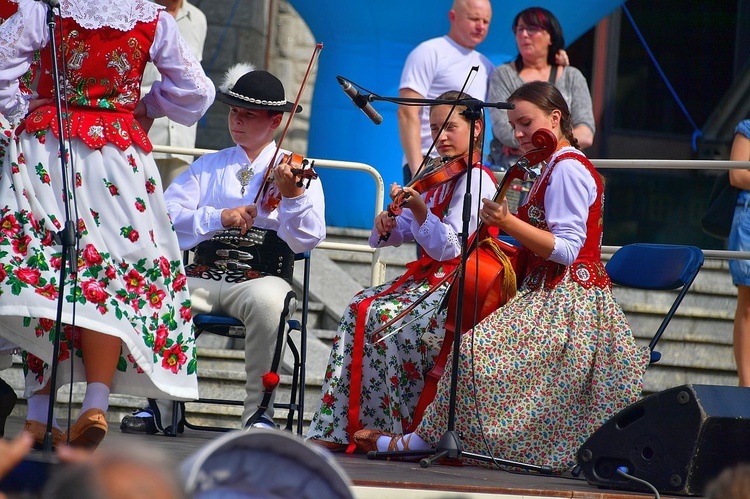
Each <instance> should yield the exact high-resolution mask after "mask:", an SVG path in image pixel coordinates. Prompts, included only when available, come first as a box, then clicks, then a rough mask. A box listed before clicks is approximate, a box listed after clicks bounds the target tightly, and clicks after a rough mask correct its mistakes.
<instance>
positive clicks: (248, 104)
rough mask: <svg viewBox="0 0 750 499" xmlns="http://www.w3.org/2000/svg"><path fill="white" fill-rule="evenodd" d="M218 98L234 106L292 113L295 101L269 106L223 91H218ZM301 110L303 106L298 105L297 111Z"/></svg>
mask: <svg viewBox="0 0 750 499" xmlns="http://www.w3.org/2000/svg"><path fill="white" fill-rule="evenodd" d="M216 100H219V101H221V102H223V103H224V104H229V105H230V106H233V107H242V108H245V109H265V110H266V111H278V112H280V113H291V112H292V109H294V102H289V101H287V103H286V104H284V105H283V106H269V105H264V104H256V103H254V102H248V101H246V100H242V99H238V98H237V97H232V96H231V95H227V94H225V93H224V92H222V91H218V92H216ZM300 111H302V106H300V105H297V110H296V111H295V112H297V113H299V112H300Z"/></svg>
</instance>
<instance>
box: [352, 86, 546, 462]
mask: <svg viewBox="0 0 750 499" xmlns="http://www.w3.org/2000/svg"><path fill="white" fill-rule="evenodd" d="M364 97H365V98H366V99H367V101H370V102H371V101H374V100H384V101H388V102H393V103H398V104H412V105H418V104H422V105H436V104H448V105H453V104H456V105H459V106H465V107H466V109H465V110H464V111H462V112H461V114H462V115H464V116H465V117H466V118H468V119H469V121H470V123H469V157H468V161H467V164H468V165H469V166H468V168H467V170H466V192H465V193H464V203H463V208H462V210H463V211H462V220H461V221H462V227H461V265H460V269H459V277H458V297H457V302H456V303H457V305H456V322H455V324H456V328H458V329H460V328H461V323H462V322H461V321H462V319H463V302H464V290H465V287H466V277H465V274H466V262H467V259H468V253H469V252H468V239H469V222H470V220H471V213H472V201H471V171H472V170H473V169H474V168H473V167H474V159H473V151H474V139H475V137H474V126H475V124H476V122H477V121H478V120H479V119H481V117H482V108H485V107H494V108H497V109H513V108H514V107H515V106H514V105H513V104H510V103H508V102H495V103H487V102H483V101H481V100H478V99H459V100H458V101H456V100H440V99H413V98H405V97H403V98H392V97H380V96H375V95H372V94H370V95H366V96H364ZM460 352H461V331H456V332H455V334H454V335H453V359H452V362H451V366H452V370H451V380H450V381H451V384H450V396H449V404H448V427H447V430H446V432H445V433H444V434H443V436H442V437H441V438H440V441H439V442H438V445H437V448H435V449H432V450H426V451H386V452H380V451H371V452H368V453H367V458H368V459H377V458H385V459H388V458H390V457H398V456H400V457H410V456H423V455H427V456H428V457H426V458H424V459H422V460H421V461H420V462H419V465H420V466H421V467H422V468H427V467H429V466H430V465H431V464H432V463H433V462H435V461H439V460H441V459H443V458H451V459H460V458H461V457H462V456H464V457H468V458H471V459H475V460H477V461H484V462H492V463H495V464H498V465H504V466H514V467H517V468H524V469H528V470H531V471H537V472H540V473H544V474H549V473H552V470H551V469H550V468H549V467H546V466H537V465H533V464H526V463H520V462H516V461H509V460H506V459H500V458H496V457H493V456H485V455H483V454H476V453H472V452H464V451H463V449H462V446H461V436H460V434H459V433H458V432H457V431H456V430H455V427H456V392H457V391H458V364H459V359H458V358H459V354H460Z"/></svg>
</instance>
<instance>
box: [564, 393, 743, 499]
mask: <svg viewBox="0 0 750 499" xmlns="http://www.w3.org/2000/svg"><path fill="white" fill-rule="evenodd" d="M745 461H750V388H742V387H737V386H715V385H682V386H678V387H675V388H670V389H669V390H664V391H663V392H659V393H655V394H653V395H649V396H647V397H644V398H643V399H641V400H640V401H638V402H636V403H634V404H632V405H630V406H628V407H626V408H625V409H623V410H622V411H620V412H619V413H617V414H616V415H615V416H614V417H613V418H611V419H610V420H609V421H607V422H606V423H604V424H603V425H602V426H601V428H599V429H598V430H597V431H595V432H594V433H593V434H592V435H591V436H590V437H589V439H588V440H586V442H585V443H584V444H583V445H582V446H581V448H580V449H578V465H579V466H580V468H581V471H582V472H583V475H584V476H585V478H586V481H587V482H589V483H590V484H592V485H597V486H601V487H606V488H611V489H625V490H635V491H648V490H649V489H648V488H647V487H645V486H644V485H643V484H640V483H638V482H637V481H634V480H630V479H628V478H627V477H624V476H622V475H621V474H620V473H618V472H617V470H618V468H620V469H622V471H624V472H626V473H627V474H629V475H631V476H634V477H636V478H640V479H641V480H645V481H647V482H649V483H650V484H651V485H653V486H654V487H655V488H656V489H657V490H658V491H659V492H661V493H664V494H679V495H702V494H703V492H704V491H705V488H706V485H708V483H709V482H710V481H711V480H712V479H713V478H715V477H716V476H717V475H718V474H719V473H720V472H721V471H722V470H723V469H724V468H726V467H729V466H732V465H735V464H737V463H740V462H745Z"/></svg>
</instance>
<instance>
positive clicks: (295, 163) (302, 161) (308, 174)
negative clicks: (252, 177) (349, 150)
mask: <svg viewBox="0 0 750 499" xmlns="http://www.w3.org/2000/svg"><path fill="white" fill-rule="evenodd" d="M281 163H287V164H289V165H290V166H291V167H292V173H293V174H294V176H295V177H297V187H304V188H305V189H307V188H309V187H310V183H311V182H312V181H313V180H314V179H316V178H318V174H317V172H316V171H315V170H314V169H313V166H314V164H315V161H312V162H310V161H308V160H307V158H304V157H302V155H300V154H296V153H293V152H292V153H289V154H284V155H282V156H281ZM272 175H273V174H272ZM272 180H273V176H271V177H269V179H268V184H267V185H268V186H270V185H271V181H272ZM305 180H307V183H305ZM280 202H281V193H280V192H279V191H278V189H275V188H270V187H269V188H268V189H267V190H266V194H265V195H264V196H263V200H262V202H261V205H262V206H263V208H265V209H267V210H268V211H273V210H275V209H276V208H277V207H278V206H279V203H280Z"/></svg>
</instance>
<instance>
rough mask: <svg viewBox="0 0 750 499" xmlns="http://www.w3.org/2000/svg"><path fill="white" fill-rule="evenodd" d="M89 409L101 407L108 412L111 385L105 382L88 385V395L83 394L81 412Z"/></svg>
mask: <svg viewBox="0 0 750 499" xmlns="http://www.w3.org/2000/svg"><path fill="white" fill-rule="evenodd" d="M89 409H101V410H102V411H104V412H107V409H109V387H108V386H107V385H105V384H104V383H89V384H88V385H87V386H86V395H84V396H83V404H81V414H83V413H84V412H86V411H88V410H89Z"/></svg>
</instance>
